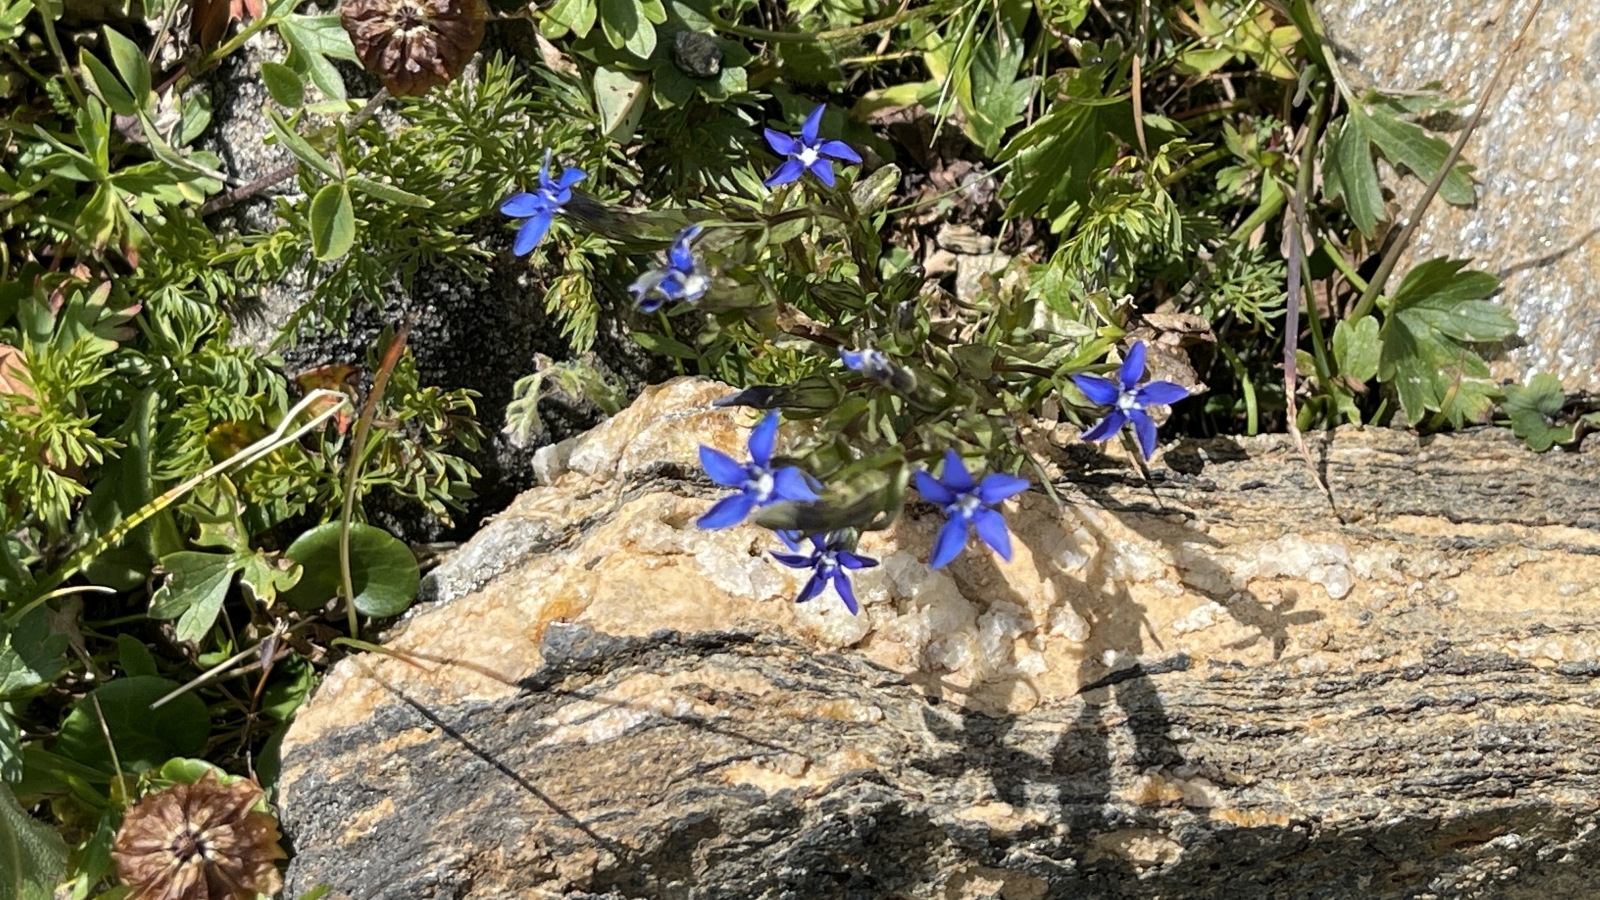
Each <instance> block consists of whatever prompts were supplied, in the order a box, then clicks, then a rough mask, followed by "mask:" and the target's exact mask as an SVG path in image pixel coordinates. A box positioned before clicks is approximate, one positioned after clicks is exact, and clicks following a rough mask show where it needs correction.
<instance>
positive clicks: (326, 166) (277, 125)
mask: <svg viewBox="0 0 1600 900" xmlns="http://www.w3.org/2000/svg"><path fill="white" fill-rule="evenodd" d="M267 125H268V126H269V127H271V129H272V133H273V135H275V136H276V137H277V138H278V143H280V144H282V145H283V146H285V147H287V148H289V152H290V153H293V154H294V155H295V158H296V159H299V160H300V161H301V162H303V163H305V164H306V165H308V166H310V167H311V168H313V169H316V170H317V171H318V172H321V173H322V174H324V175H326V176H328V177H329V178H331V179H333V180H334V181H338V180H339V170H338V169H337V168H335V167H334V165H333V163H331V162H329V161H328V159H327V158H326V157H324V156H323V155H322V154H320V153H318V152H317V151H316V149H315V148H313V147H312V146H311V144H310V143H308V142H307V141H306V139H305V138H303V137H301V136H300V135H299V134H297V133H296V132H295V130H294V129H293V128H291V127H289V125H288V124H287V123H285V122H284V121H283V118H282V117H281V116H279V115H278V113H277V111H275V110H271V109H269V110H267Z"/></svg>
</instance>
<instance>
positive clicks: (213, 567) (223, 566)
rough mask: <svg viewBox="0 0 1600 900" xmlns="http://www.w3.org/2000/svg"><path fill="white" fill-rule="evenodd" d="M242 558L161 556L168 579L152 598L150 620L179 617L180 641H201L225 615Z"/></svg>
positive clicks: (225, 555) (187, 553) (191, 553)
mask: <svg viewBox="0 0 1600 900" xmlns="http://www.w3.org/2000/svg"><path fill="white" fill-rule="evenodd" d="M242 565H243V559H242V558H241V555H240V554H236V553H200V552H197V551H194V550H181V551H179V552H177V553H170V554H168V555H166V556H163V557H161V567H162V568H163V569H166V570H167V573H168V574H167V580H166V582H165V583H163V584H162V585H161V587H159V588H157V589H156V592H155V595H154V596H153V597H151V598H150V618H152V619H171V618H174V617H180V618H178V627H177V638H178V640H180V641H199V640H200V639H201V638H204V637H205V636H206V634H207V632H209V631H211V626H212V625H213V624H215V623H216V621H217V614H218V613H220V612H222V602H223V601H224V600H226V599H227V596H228V588H229V587H230V586H232V584H233V573H235V572H237V571H239V569H240V567H241V566H242Z"/></svg>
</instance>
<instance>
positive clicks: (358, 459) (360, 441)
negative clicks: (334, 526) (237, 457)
mask: <svg viewBox="0 0 1600 900" xmlns="http://www.w3.org/2000/svg"><path fill="white" fill-rule="evenodd" d="M409 331H410V325H409V323H408V324H406V325H402V326H401V328H400V331H398V332H397V333H396V334H395V336H394V338H393V339H392V340H391V341H390V343H389V347H388V348H387V349H386V350H385V351H384V359H383V364H382V365H380V366H378V374H377V375H374V376H373V378H372V391H371V393H369V394H368V395H367V402H366V403H365V404H364V405H363V407H362V409H361V418H360V419H358V420H357V421H356V431H355V435H354V436H353V437H351V439H350V461H349V462H348V463H346V464H345V471H344V498H343V501H344V502H343V503H342V504H341V505H340V508H339V584H340V587H341V588H342V589H343V591H344V612H345V620H346V624H348V625H349V626H350V636H351V637H358V636H359V635H360V634H361V630H360V629H361V623H360V622H359V621H357V619H356V590H355V578H354V577H353V576H352V575H351V572H350V522H351V519H353V518H354V516H355V510H356V480H357V479H358V478H359V477H360V476H361V466H362V463H363V462H365V458H364V456H365V451H366V449H367V435H368V434H369V433H370V432H371V431H372V420H373V419H374V418H375V417H376V416H377V414H378V402H379V401H380V400H381V399H382V398H383V392H384V390H385V389H386V388H388V386H389V373H391V372H393V371H394V364H395V362H397V361H398V360H399V358H400V352H401V351H403V350H404V349H405V343H406V334H407V333H408V332H409Z"/></svg>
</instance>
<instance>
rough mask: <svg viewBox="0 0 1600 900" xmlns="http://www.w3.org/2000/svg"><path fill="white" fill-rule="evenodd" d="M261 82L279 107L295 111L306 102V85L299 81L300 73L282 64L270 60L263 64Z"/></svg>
mask: <svg viewBox="0 0 1600 900" xmlns="http://www.w3.org/2000/svg"><path fill="white" fill-rule="evenodd" d="M261 82H262V83H263V84H265V85H266V86H267V93H269V94H271V95H272V99H273V100H276V101H277V102H278V105H279V106H287V107H289V108H290V109H297V108H299V106H300V105H301V104H302V103H305V101H306V83H305V82H304V81H303V80H301V78H300V73H298V72H296V71H295V70H293V69H291V68H289V67H288V66H286V65H284V64H283V63H277V62H273V61H271V60H267V61H265V62H263V63H262V64H261Z"/></svg>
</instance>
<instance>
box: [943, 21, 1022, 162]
mask: <svg viewBox="0 0 1600 900" xmlns="http://www.w3.org/2000/svg"><path fill="white" fill-rule="evenodd" d="M996 29H997V32H996V33H995V34H992V35H990V36H989V37H988V39H986V40H983V41H980V42H978V46H977V48H976V49H975V50H974V51H973V54H972V64H971V67H970V69H969V70H968V76H967V77H968V80H969V82H970V90H969V91H965V92H961V93H959V94H958V97H959V98H960V99H961V102H962V106H963V107H964V108H965V111H966V113H967V123H968V128H969V130H970V131H971V133H972V136H973V138H974V140H975V141H976V142H977V144H978V145H979V146H980V147H983V148H984V152H985V153H986V154H989V155H991V156H992V155H994V153H995V152H997V151H998V150H999V148H1000V138H1001V137H1003V136H1004V135H1005V132H1006V129H1008V128H1010V127H1011V126H1012V125H1015V124H1016V123H1017V122H1019V121H1021V120H1022V112H1023V110H1024V109H1026V108H1027V105H1028V98H1029V97H1031V96H1032V95H1033V79H1032V78H1022V79H1019V78H1017V72H1018V70H1019V69H1020V67H1021V65H1022V58H1023V53H1024V50H1025V49H1026V48H1025V46H1024V43H1023V41H1022V39H1021V38H1020V37H1018V36H1017V35H1015V34H1011V33H1009V29H1008V28H1006V27H1004V26H1002V25H998V24H997V25H996Z"/></svg>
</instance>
